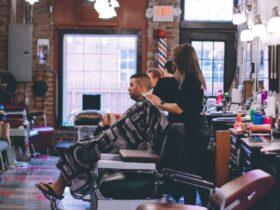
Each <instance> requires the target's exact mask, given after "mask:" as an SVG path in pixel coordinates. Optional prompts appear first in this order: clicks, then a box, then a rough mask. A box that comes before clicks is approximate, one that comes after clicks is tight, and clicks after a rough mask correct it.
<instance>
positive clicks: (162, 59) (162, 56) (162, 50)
mask: <svg viewBox="0 0 280 210" xmlns="http://www.w3.org/2000/svg"><path fill="white" fill-rule="evenodd" d="M166 62H167V38H166V31H163V30H160V31H159V39H158V68H159V69H160V70H162V71H163V70H164V65H165V63H166Z"/></svg>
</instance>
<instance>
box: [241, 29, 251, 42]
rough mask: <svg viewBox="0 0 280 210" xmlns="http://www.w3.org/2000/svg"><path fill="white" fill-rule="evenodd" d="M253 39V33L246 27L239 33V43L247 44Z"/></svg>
mask: <svg viewBox="0 0 280 210" xmlns="http://www.w3.org/2000/svg"><path fill="white" fill-rule="evenodd" d="M253 39H254V36H253V32H252V30H250V29H249V28H248V26H247V27H246V28H245V29H244V30H243V31H241V33H240V40H241V42H249V41H252V40H253Z"/></svg>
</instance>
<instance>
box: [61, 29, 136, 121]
mask: <svg viewBox="0 0 280 210" xmlns="http://www.w3.org/2000/svg"><path fill="white" fill-rule="evenodd" d="M62 41H63V54H62V57H63V62H62V68H63V77H62V89H61V93H62V105H61V109H62V110H61V111H62V119H61V123H62V125H63V126H72V125H73V121H72V120H71V119H72V117H73V116H71V113H74V112H75V111H76V110H82V96H83V94H101V110H103V111H108V112H113V113H123V112H124V111H125V110H126V109H127V108H128V107H129V106H131V105H132V103H133V101H132V100H131V99H130V97H129V94H128V91H127V89H128V86H129V78H130V76H131V75H132V74H134V73H136V68H137V36H136V35H104V34H95V35H94V34H70V33H69V34H64V35H63V38H62Z"/></svg>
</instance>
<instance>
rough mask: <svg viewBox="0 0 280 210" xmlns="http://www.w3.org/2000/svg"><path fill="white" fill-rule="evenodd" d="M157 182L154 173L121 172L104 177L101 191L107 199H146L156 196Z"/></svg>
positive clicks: (100, 187) (100, 186)
mask: <svg viewBox="0 0 280 210" xmlns="http://www.w3.org/2000/svg"><path fill="white" fill-rule="evenodd" d="M155 182H156V177H155V175H154V174H152V173H144V172H120V173H114V174H110V175H108V176H106V175H103V178H102V180H101V182H100V185H99V191H100V192H101V194H102V195H103V196H104V197H105V198H112V199H146V198H152V197H153V196H155V195H154V192H155Z"/></svg>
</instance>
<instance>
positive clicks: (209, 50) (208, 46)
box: [202, 42, 213, 60]
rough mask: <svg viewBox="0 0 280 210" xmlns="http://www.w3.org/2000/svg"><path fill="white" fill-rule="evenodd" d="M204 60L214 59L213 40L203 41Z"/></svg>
mask: <svg viewBox="0 0 280 210" xmlns="http://www.w3.org/2000/svg"><path fill="white" fill-rule="evenodd" d="M202 58H203V59H204V60H206V59H213V42H203V56H202Z"/></svg>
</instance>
